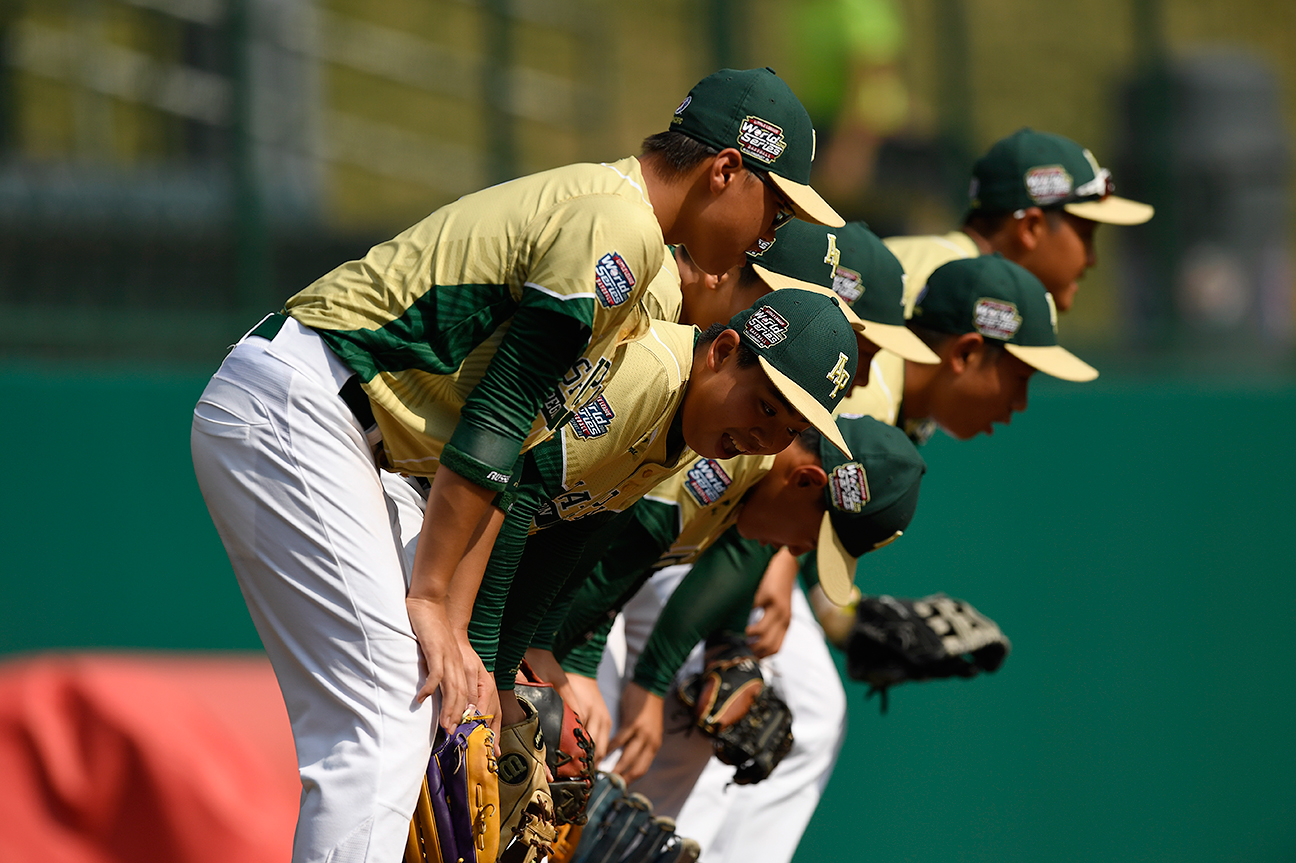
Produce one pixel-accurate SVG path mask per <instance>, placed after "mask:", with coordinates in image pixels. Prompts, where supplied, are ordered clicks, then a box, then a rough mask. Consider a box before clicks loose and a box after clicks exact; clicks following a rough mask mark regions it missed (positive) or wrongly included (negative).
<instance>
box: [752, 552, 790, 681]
mask: <svg viewBox="0 0 1296 863" xmlns="http://www.w3.org/2000/svg"><path fill="white" fill-rule="evenodd" d="M796 576H797V559H796V558H795V557H793V556H792V554H791V552H789V551H788V550H787V549H786V548H784V549H780V550H779V551H778V553H777V554H775V555H774V558H773V560H771V561H770V565H769V567H768V568H767V569H766V570H765V575H764V576H762V577H761V583H760V587H758V588H757V589H756V598H755V599H754V600H753V602H752V607H753V608H759V609H760V610H761V616H760V619H759V620H757V621H756V622H755V623H753V624H752V625H751V626H749V627H747V643H748V646H749V647H751V651H752V653H754V654H756V656H757V657H759V658H762V659H763V658H765V657H766V656H771V655H773V654H775V653H778V651H779V648H780V647H782V646H783V638H784V637H785V636H786V635H787V630H788V626H789V625H790V624H791V623H792V591H793V589H794V588H795V585H796Z"/></svg>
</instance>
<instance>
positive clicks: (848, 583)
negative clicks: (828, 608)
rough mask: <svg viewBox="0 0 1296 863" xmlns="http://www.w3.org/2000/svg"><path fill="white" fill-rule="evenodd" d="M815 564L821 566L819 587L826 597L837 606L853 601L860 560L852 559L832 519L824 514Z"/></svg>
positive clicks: (820, 526)
mask: <svg viewBox="0 0 1296 863" xmlns="http://www.w3.org/2000/svg"><path fill="white" fill-rule="evenodd" d="M815 562H816V563H817V564H818V566H819V587H821V588H822V589H823V592H824V596H826V597H828V599H829V600H831V601H832V602H833V604H835V605H846V604H847V603H849V602H850V601H851V598H852V596H851V593H852V588H854V587H855V564H856V563H858V562H859V558H855V557H851V555H850V552H848V551H846V549H845V547H843V546H842V544H841V540H840V539H838V538H837V531H835V530H833V526H832V519H831V518H829V517H828V513H826V512H825V513H824V516H823V521H822V522H820V523H819V545H818V546H817V548H816V549H815Z"/></svg>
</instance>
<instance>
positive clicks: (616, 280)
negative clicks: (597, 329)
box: [594, 252, 635, 309]
mask: <svg viewBox="0 0 1296 863" xmlns="http://www.w3.org/2000/svg"><path fill="white" fill-rule="evenodd" d="M634 286H635V279H634V273H632V272H630V266H629V265H628V264H627V263H626V262H625V259H624V258H622V257H621V256H620V255H618V254H617V253H616V252H608V253H607V254H606V255H604V256H603V257H601V258H599V259H598V263H597V264H595V265H594V290H595V292H596V293H597V294H598V298H599V302H600V303H602V304H603V308H605V309H610V308H612V307H613V306H619V305H621V304H622V303H624V302H625V301H626V300H628V299H630V292H631V291H632V290H633V289H634Z"/></svg>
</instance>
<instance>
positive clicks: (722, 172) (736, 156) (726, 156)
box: [707, 147, 743, 195]
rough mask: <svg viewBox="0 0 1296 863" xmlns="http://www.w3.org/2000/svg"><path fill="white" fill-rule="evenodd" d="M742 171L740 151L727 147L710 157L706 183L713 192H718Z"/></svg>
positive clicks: (727, 186)
mask: <svg viewBox="0 0 1296 863" xmlns="http://www.w3.org/2000/svg"><path fill="white" fill-rule="evenodd" d="M742 173H743V160H742V153H739V152H738V151H737V150H735V149H734V148H733V147H727V148H726V149H724V150H721V151H720V152H719V153H717V154H716V155H714V156H712V157H711V162H710V171H709V174H708V176H707V179H708V181H709V182H708V184H709V187H710V189H711V192H712V193H713V194H717V195H718V194H720V193H721V192H723V191H724V190H725V189H727V188H729V186H730V184H732V183H733V182H735V181H736V180H737V179H738V177H739V175H740V174H742Z"/></svg>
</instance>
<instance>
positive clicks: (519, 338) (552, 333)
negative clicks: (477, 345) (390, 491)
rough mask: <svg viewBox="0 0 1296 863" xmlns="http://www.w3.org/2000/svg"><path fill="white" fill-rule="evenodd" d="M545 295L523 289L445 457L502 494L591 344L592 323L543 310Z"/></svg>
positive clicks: (453, 467) (467, 475)
mask: <svg viewBox="0 0 1296 863" xmlns="http://www.w3.org/2000/svg"><path fill="white" fill-rule="evenodd" d="M537 295H538V296H537ZM543 299H545V298H544V296H543V295H542V294H540V292H538V291H525V292H523V295H522V302H521V304H520V305H519V306H518V310H517V312H516V313H515V314H514V315H513V317H512V319H511V321H510V323H509V328H508V331H507V332H506V333H505V334H504V337H503V339H502V340H501V341H500V345H499V348H498V349H497V350H496V352H495V356H494V357H492V358H491V361H490V365H488V366H487V367H486V373H485V375H483V376H482V379H481V381H480V382H478V384H477V386H475V387H474V388H473V390H472V392H471V393H469V394H468V398H467V400H466V401H465V402H464V406H463V409H462V410H461V412H460V420H459V423H458V425H456V426H455V430H454V433H453V434H452V435H451V436H450V440H449V442H448V443H447V444H446V445H445V449H444V450H443V452H442V455H441V464H442V465H443V466H445V467H448V468H450V469H451V470H453V471H454V472H455V473H457V474H459V475H460V476H462V477H464V478H465V479H467V480H469V481H471V482H473V483H476V484H477V485H480V486H484V487H485V488H489V489H493V490H495V491H501V490H503V489H504V487H505V485H507V483H508V479H509V476H510V475H511V473H512V469H513V466H514V463H515V462H516V461H517V458H518V454H519V453H520V452H521V450H522V442H523V441H524V440H525V439H526V436H527V435H528V434H530V432H531V427H532V425H533V424H534V422H535V419H536V417H537V416H539V415H540V406H541V404H542V403H543V402H544V400H545V399H546V398H547V397H548V396H549V395H550V394H551V393H553V392H554V389H555V388H556V387H557V386H558V383H559V381H560V380H561V379H562V377H563V375H564V374H566V373H567V371H568V370H569V369H570V368H571V367H572V365H573V364H574V363H575V362H576V360H577V358H578V357H580V354H581V351H582V350H584V349H585V346H586V345H587V344H589V339H590V333H591V329H590V325H589V324H588V323H584V322H582V321H581V320H580V319H579V318H577V317H573V316H572V315H570V314H563V313H562V312H558V311H555V310H553V309H551V308H545V307H543V306H542V305H540V304H539V301H540V300H543ZM591 302H592V301H591ZM590 314H591V316H592V314H593V313H592V311H591V312H590Z"/></svg>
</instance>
